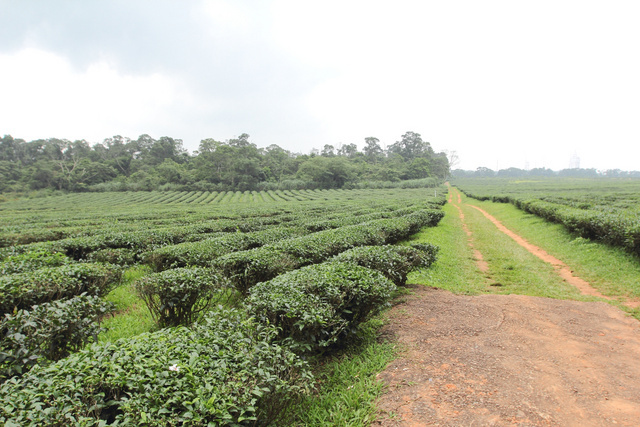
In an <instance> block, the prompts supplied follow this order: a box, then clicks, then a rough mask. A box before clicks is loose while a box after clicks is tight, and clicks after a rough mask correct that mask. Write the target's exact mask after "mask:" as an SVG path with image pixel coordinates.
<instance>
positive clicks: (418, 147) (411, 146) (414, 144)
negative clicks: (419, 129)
mask: <svg viewBox="0 0 640 427" xmlns="http://www.w3.org/2000/svg"><path fill="white" fill-rule="evenodd" d="M389 152H390V153H391V154H397V155H400V156H402V157H403V158H404V159H405V160H413V159H414V158H416V157H426V158H431V156H433V154H434V153H433V149H432V148H431V144H429V143H428V142H426V141H423V140H422V137H421V136H420V134H419V133H416V132H407V133H405V134H404V135H402V139H401V140H400V141H398V142H396V143H395V144H392V145H391V146H389Z"/></svg>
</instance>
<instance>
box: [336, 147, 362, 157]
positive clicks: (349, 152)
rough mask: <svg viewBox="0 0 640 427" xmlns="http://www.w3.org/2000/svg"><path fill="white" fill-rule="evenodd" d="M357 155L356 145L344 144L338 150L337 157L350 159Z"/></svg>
mask: <svg viewBox="0 0 640 427" xmlns="http://www.w3.org/2000/svg"><path fill="white" fill-rule="evenodd" d="M356 154H358V146H357V145H356V144H345V145H343V146H342V147H340V148H339V149H338V155H339V156H344V157H348V158H350V159H352V158H354V157H355V156H356Z"/></svg>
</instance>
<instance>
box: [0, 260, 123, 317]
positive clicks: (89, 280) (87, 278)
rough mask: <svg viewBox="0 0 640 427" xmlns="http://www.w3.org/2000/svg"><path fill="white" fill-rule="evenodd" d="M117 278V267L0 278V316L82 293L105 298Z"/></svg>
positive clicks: (43, 271)
mask: <svg viewBox="0 0 640 427" xmlns="http://www.w3.org/2000/svg"><path fill="white" fill-rule="evenodd" d="M120 277H121V270H120V269H119V268H118V267H117V266H113V265H107V264H89V263H77V264H67V265H62V266H59V267H47V268H41V269H39V270H34V271H30V272H26V273H17V274H8V275H6V276H1V277H0V316H2V315H4V314H5V313H11V312H13V311H14V310H15V309H18V310H19V309H29V308H30V307H31V306H32V305H35V304H41V303H44V302H49V301H54V300H57V299H63V298H70V297H74V296H76V295H80V294H82V293H83V292H86V293H87V294H89V295H96V296H103V295H106V294H107V293H108V292H109V291H110V290H111V288H112V286H113V285H115V284H116V283H117V282H118V281H119V280H120Z"/></svg>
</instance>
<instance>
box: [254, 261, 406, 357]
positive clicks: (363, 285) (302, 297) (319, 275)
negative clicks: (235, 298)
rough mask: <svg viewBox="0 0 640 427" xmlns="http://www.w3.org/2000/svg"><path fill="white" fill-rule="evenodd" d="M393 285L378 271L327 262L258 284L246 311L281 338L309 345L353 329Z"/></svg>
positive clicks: (324, 343)
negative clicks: (270, 327)
mask: <svg viewBox="0 0 640 427" xmlns="http://www.w3.org/2000/svg"><path fill="white" fill-rule="evenodd" d="M395 288H396V287H395V285H394V284H393V283H392V282H391V281H389V280H388V279H387V278H385V277H384V276H383V275H382V274H381V273H379V272H378V271H374V270H370V269H368V268H364V267H361V266H358V265H355V264H351V263H341V262H330V263H324V264H316V265H311V266H307V267H303V268H301V269H299V270H295V271H291V272H288V273H285V274H282V275H280V276H278V277H276V278H275V279H273V280H270V281H268V282H262V283H258V284H257V285H256V286H254V287H253V288H251V290H250V295H249V297H248V298H247V300H246V303H247V305H248V307H249V311H250V313H253V314H254V315H255V316H256V317H258V318H259V319H262V321H263V322H266V323H268V324H272V325H276V326H277V327H278V328H280V330H281V337H283V338H292V339H293V340H295V341H296V342H297V343H298V344H299V345H301V346H302V348H305V349H307V350H310V349H317V348H322V347H327V346H329V345H331V344H335V343H337V342H338V341H339V339H340V338H344V337H346V336H349V335H350V334H353V333H355V332H356V331H357V329H358V326H359V325H360V324H361V323H362V322H365V321H366V320H368V319H369V318H370V317H371V316H372V315H374V314H376V313H378V312H379V311H380V310H381V309H382V308H383V307H385V306H386V305H387V303H388V302H389V300H390V299H391V293H392V292H393V291H394V290H395Z"/></svg>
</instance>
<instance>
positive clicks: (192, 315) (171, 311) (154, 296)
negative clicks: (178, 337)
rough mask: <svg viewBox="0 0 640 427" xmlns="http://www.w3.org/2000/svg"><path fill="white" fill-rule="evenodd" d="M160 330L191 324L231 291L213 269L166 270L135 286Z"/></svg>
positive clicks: (140, 280) (140, 281) (142, 279)
mask: <svg viewBox="0 0 640 427" xmlns="http://www.w3.org/2000/svg"><path fill="white" fill-rule="evenodd" d="M134 287H135V289H136V291H137V292H138V294H139V295H140V297H141V298H142V299H143V300H144V302H145V304H146V305H147V307H148V308H149V311H150V312H151V315H152V316H153V319H154V320H155V321H156V322H157V323H158V325H159V326H160V327H166V326H178V325H190V324H191V323H193V322H195V321H196V320H198V319H199V318H200V317H201V316H202V315H203V314H204V313H205V312H206V311H207V310H208V309H210V308H211V306H212V305H213V304H215V303H219V302H223V299H225V298H230V295H229V293H230V290H229V289H228V288H227V287H226V286H225V285H224V283H223V282H222V281H221V280H220V279H219V278H218V277H217V276H216V275H215V274H214V272H213V271H212V270H210V269H206V268H200V267H191V268H176V269H173V270H166V271H163V272H161V273H154V274H150V275H148V276H145V277H143V278H141V279H139V280H137V281H136V282H135V283H134Z"/></svg>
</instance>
